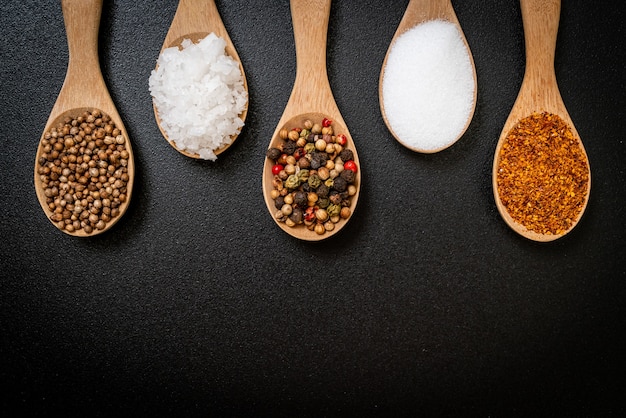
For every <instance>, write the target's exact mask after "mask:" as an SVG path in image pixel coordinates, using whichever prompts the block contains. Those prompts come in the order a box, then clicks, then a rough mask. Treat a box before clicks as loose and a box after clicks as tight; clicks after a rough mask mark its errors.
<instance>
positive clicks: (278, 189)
mask: <svg viewBox="0 0 626 418" xmlns="http://www.w3.org/2000/svg"><path fill="white" fill-rule="evenodd" d="M330 3H331V2H330V0H291V17H292V22H293V31H294V40H295V49H296V78H295V82H294V85H293V89H292V92H291V96H290V97H289V100H288V102H287V105H286V107H285V110H284V112H283V114H282V117H281V118H280V121H279V122H278V126H277V127H276V130H275V132H274V135H273V136H272V139H271V141H270V144H269V147H268V151H267V156H266V158H265V164H264V167H263V195H264V198H265V203H266V205H267V209H268V211H269V212H270V214H271V216H272V218H273V219H274V221H275V222H276V224H277V225H278V226H279V227H280V228H281V229H282V230H283V231H285V232H287V233H288V234H290V235H291V236H293V237H295V238H298V239H301V240H306V241H320V240H323V239H326V238H329V237H331V236H333V235H334V234H336V233H337V232H339V231H340V230H341V229H343V228H344V227H345V225H346V223H347V221H348V220H349V219H350V218H351V216H352V214H353V212H354V209H355V207H356V205H357V201H358V198H359V191H360V184H361V170H360V166H359V158H358V155H357V152H356V147H355V145H354V142H353V141H352V137H351V136H350V133H349V132H348V128H347V126H346V123H345V122H344V120H343V118H342V116H341V113H340V112H339V108H338V107H337V104H336V102H335V99H334V97H333V94H332V91H331V88H330V83H329V81H328V74H327V70H326V36H327V31H328V21H329V17H330Z"/></svg>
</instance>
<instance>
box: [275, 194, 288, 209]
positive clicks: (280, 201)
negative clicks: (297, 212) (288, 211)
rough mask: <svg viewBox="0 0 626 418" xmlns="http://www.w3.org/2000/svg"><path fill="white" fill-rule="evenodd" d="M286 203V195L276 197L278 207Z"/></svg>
mask: <svg viewBox="0 0 626 418" xmlns="http://www.w3.org/2000/svg"><path fill="white" fill-rule="evenodd" d="M284 204H285V198H284V197H282V196H278V197H277V198H276V199H274V206H276V209H280V208H282V207H283V205H284Z"/></svg>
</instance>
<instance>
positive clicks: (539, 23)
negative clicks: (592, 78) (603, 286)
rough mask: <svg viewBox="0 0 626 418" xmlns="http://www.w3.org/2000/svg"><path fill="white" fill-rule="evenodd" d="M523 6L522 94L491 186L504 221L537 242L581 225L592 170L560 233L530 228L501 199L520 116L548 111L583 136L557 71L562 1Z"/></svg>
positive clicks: (529, 0)
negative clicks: (501, 169)
mask: <svg viewBox="0 0 626 418" xmlns="http://www.w3.org/2000/svg"><path fill="white" fill-rule="evenodd" d="M520 5H521V10H522V20H523V24H524V37H525V46H526V69H525V72H524V79H523V81H522V85H521V87H520V91H519V94H518V96H517V99H516V100H515V103H514V105H513V108H512V109H511V112H510V114H509V116H508V118H507V120H506V122H505V124H504V127H503V129H502V132H501V134H500V138H499V140H498V144H497V146H496V150H495V156H494V162H493V172H492V186H493V193H494V198H495V202H496V206H497V207H498V211H499V212H500V215H501V216H502V218H503V219H504V221H505V222H506V223H507V224H508V225H509V226H510V227H511V228H512V229H513V230H514V231H515V232H517V233H519V234H520V235H522V236H524V237H526V238H528V239H531V240H534V241H542V242H545V241H553V240H555V239H558V238H560V237H562V236H564V235H566V234H567V233H569V232H570V231H571V230H572V229H573V228H574V226H576V225H577V224H578V222H579V221H580V218H581V217H582V215H583V212H584V211H585V208H586V207H587V203H588V201H589V192H590V190H591V173H590V172H589V181H588V185H587V195H586V197H585V202H584V206H583V208H582V210H581V212H580V214H579V216H578V218H577V219H576V220H575V221H574V223H573V225H572V227H571V228H570V229H568V230H567V231H565V233H563V234H561V235H544V234H539V233H536V232H533V231H529V230H527V229H526V227H524V226H523V225H521V224H519V223H517V222H515V221H514V220H513V218H512V217H511V216H510V215H509V213H508V211H507V210H506V207H505V206H504V205H503V204H502V202H501V200H500V196H499V193H498V185H497V170H498V166H499V163H500V161H499V155H500V150H501V148H502V144H503V143H504V142H505V139H506V136H507V135H508V133H509V131H510V130H511V129H512V128H513V127H514V126H515V125H516V124H517V122H518V121H519V120H520V119H522V118H525V117H527V116H530V115H531V114H532V113H535V112H544V111H545V112H549V113H553V114H556V115H558V116H560V117H561V119H563V121H565V122H566V123H567V124H568V125H569V126H570V128H571V130H572V133H573V134H574V135H575V136H576V137H577V138H579V139H580V135H579V134H578V132H577V131H576V127H575V126H574V122H573V121H572V119H571V117H570V115H569V113H568V112H567V109H566V107H565V103H564V102H563V99H562V97H561V93H560V91H559V87H558V84H557V80H556V73H555V71H554V56H555V50H556V40H557V32H558V28H559V17H560V16H559V15H560V11H561V1H560V0H521V1H520ZM580 147H581V148H582V151H583V153H584V154H585V158H587V154H586V152H585V149H584V147H583V144H582V140H581V141H580Z"/></svg>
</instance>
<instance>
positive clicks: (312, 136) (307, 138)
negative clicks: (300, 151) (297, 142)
mask: <svg viewBox="0 0 626 418" xmlns="http://www.w3.org/2000/svg"><path fill="white" fill-rule="evenodd" d="M306 142H310V143H314V142H315V134H309V135H308V136H307V137H306Z"/></svg>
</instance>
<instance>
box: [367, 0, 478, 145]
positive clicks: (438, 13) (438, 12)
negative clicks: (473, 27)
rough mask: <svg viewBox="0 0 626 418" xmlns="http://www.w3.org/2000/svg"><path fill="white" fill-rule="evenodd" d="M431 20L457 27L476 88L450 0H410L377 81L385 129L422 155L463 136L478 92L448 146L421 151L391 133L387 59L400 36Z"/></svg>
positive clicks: (471, 58) (461, 31)
mask: <svg viewBox="0 0 626 418" xmlns="http://www.w3.org/2000/svg"><path fill="white" fill-rule="evenodd" d="M431 20H444V21H447V22H450V23H452V24H454V25H455V26H456V27H457V29H458V31H459V34H460V35H461V38H462V39H463V43H464V44H465V47H466V48H467V54H468V56H469V60H470V64H471V67H472V73H473V76H474V86H478V83H477V78H476V68H475V66H474V57H473V56H472V51H471V49H470V47H469V44H468V43H467V39H466V38H465V34H464V33H463V29H462V28H461V24H460V23H459V19H458V18H457V16H456V13H455V12H454V8H453V7H452V3H451V2H450V0H411V1H410V2H409V4H408V5H407V8H406V10H405V12H404V15H403V16H402V20H400V24H399V25H398V28H397V29H396V32H395V33H394V35H393V38H392V39H391V42H390V43H389V48H388V49H387V53H386V54H385V59H384V60H383V65H382V69H381V71H380V77H379V80H378V101H379V104H380V112H381V114H382V117H383V121H384V122H385V124H386V125H387V128H388V129H389V132H391V134H392V135H393V137H394V138H395V139H396V140H397V141H398V142H399V143H400V144H402V145H403V146H405V147H406V148H408V149H410V150H413V151H416V152H421V153H424V154H430V153H436V152H439V151H442V150H444V149H446V148H448V147H450V146H451V145H452V144H454V143H455V142H457V141H458V140H459V139H460V138H461V137H462V136H463V134H464V133H465V131H466V130H467V128H468V127H469V125H470V123H471V121H472V118H473V116H474V110H475V109H476V97H477V90H478V88H474V98H473V101H472V109H471V110H470V113H469V115H468V118H467V122H466V124H465V126H464V127H463V129H462V130H461V132H460V133H459V135H458V136H457V138H456V139H454V141H452V142H451V143H449V144H446V145H445V146H443V147H441V148H436V149H422V148H418V147H415V146H412V145H410V144H407V143H406V142H405V141H403V140H402V138H400V137H398V135H396V133H395V132H394V131H393V128H392V127H391V124H390V123H389V120H388V119H387V114H386V113H385V104H384V100H383V98H384V94H383V80H384V78H385V68H386V67H387V59H388V58H389V54H390V52H391V49H392V48H393V45H394V43H395V41H396V40H397V39H398V38H399V37H400V36H401V35H403V34H404V33H405V32H406V31H408V30H410V29H412V28H414V27H415V26H417V25H419V24H420V23H424V22H428V21H431Z"/></svg>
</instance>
